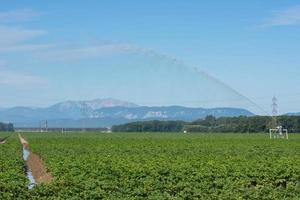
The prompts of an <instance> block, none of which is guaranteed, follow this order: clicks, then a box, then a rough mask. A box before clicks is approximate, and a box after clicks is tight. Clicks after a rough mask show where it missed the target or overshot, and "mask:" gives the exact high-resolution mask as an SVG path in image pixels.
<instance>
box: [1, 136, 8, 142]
mask: <svg viewBox="0 0 300 200" xmlns="http://www.w3.org/2000/svg"><path fill="white" fill-rule="evenodd" d="M7 138H9V136H7V137H5V138H0V144H4V143H5V142H6V140H7Z"/></svg>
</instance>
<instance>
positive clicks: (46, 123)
mask: <svg viewBox="0 0 300 200" xmlns="http://www.w3.org/2000/svg"><path fill="white" fill-rule="evenodd" d="M45 127H46V132H48V121H47V120H46V122H45Z"/></svg>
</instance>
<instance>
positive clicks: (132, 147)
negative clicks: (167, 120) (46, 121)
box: [0, 133, 300, 199]
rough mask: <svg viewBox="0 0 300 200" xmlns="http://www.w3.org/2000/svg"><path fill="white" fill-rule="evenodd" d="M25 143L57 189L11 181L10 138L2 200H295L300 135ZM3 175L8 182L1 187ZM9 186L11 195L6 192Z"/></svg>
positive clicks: (48, 138) (59, 137)
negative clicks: (23, 198)
mask: <svg viewBox="0 0 300 200" xmlns="http://www.w3.org/2000/svg"><path fill="white" fill-rule="evenodd" d="M14 135H15V134H14ZM23 136H24V137H25V138H26V139H27V140H28V141H29V146H30V150H31V151H32V152H34V153H37V154H38V155H40V156H41V158H42V159H43V160H44V162H45V165H46V167H47V168H48V170H49V171H50V173H51V174H52V176H53V177H54V181H53V182H52V183H50V184H47V185H40V186H37V187H35V188H34V189H33V190H32V191H29V190H28V189H27V186H26V183H24V180H23V179H22V178H19V179H17V180H14V178H13V176H14V175H13V174H12V173H16V174H18V176H21V177H22V172H21V171H20V165H21V163H20V158H21V155H20V157H19V158H16V156H17V153H20V152H19V151H20V149H18V148H20V146H17V145H16V141H17V137H16V135H15V136H13V137H11V138H10V139H9V141H8V142H6V143H5V144H3V145H1V146H0V150H1V152H0V155H1V156H2V157H1V158H0V160H1V161H3V162H5V163H6V164H7V165H8V166H9V167H6V168H4V169H5V170H2V168H0V170H1V171H0V176H1V177H0V182H1V183H0V189H1V192H2V191H4V192H2V193H1V194H0V199H3V198H1V197H7V196H9V195H11V199H16V198H13V197H14V195H17V193H16V192H14V183H16V182H18V183H19V185H18V186H15V189H16V190H17V189H18V195H20V194H22V195H24V196H27V197H28V198H33V199H34V198H36V199H43V198H45V199H48V198H47V197H49V196H51V197H52V198H61V199H70V198H71V197H74V198H73V199H299V198H300V134H299V135H295V134H294V135H290V140H288V141H287V140H281V139H277V140H270V139H268V135H267V134H253V135H252V134H186V135H184V134H179V133H148V134H146V133H143V134H141V133H113V134H103V133H68V134H61V133H49V134H45V133H43V134H40V133H26V134H23ZM1 137H2V134H0V138H1ZM3 152H5V153H3ZM3 156H5V157H4V158H3ZM10 159H13V162H11V161H9V160H10ZM0 166H1V167H2V166H3V164H0ZM21 167H22V166H21ZM12 169H13V172H11V170H12ZM6 172H7V173H10V174H12V175H10V176H9V177H8V178H6V179H5V182H4V181H3V179H2V177H6V176H7V175H6ZM23 175H24V174H23ZM24 177H25V176H24ZM14 181H16V182H14ZM22 184H23V185H22ZM6 185H11V187H8V189H7V190H3V188H6V187H7V186H6ZM20 185H22V186H20ZM20 190H21V191H20ZM5 195H6V196H5Z"/></svg>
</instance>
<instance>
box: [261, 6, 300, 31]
mask: <svg viewBox="0 0 300 200" xmlns="http://www.w3.org/2000/svg"><path fill="white" fill-rule="evenodd" d="M296 24H300V5H296V6H293V7H290V8H287V9H285V10H282V11H279V12H276V13H275V14H274V15H273V17H271V18H270V19H268V20H267V21H266V23H265V24H264V26H287V25H296Z"/></svg>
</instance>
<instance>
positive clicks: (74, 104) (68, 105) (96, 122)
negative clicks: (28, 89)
mask: <svg viewBox="0 0 300 200" xmlns="http://www.w3.org/2000/svg"><path fill="white" fill-rule="evenodd" d="M207 115H213V116H216V117H222V116H224V117H233V116H241V115H244V116H252V115H254V114H253V113H251V112H250V111H248V110H245V109H240V108H209V109H208V108H189V107H183V106H139V105H137V104H134V103H131V102H126V101H121V100H117V99H111V98H106V99H95V100H91V101H65V102H61V103H57V104H55V105H52V106H50V107H46V108H33V107H13V108H2V109H0V121H3V122H12V123H13V124H14V125H15V127H20V128H21V127H39V126H40V123H45V121H46V120H47V122H48V126H49V127H68V128H69V127H72V128H80V127H83V126H84V127H110V126H112V125H117V124H122V123H128V122H133V121H143V120H184V121H193V120H196V119H199V118H204V117H206V116H207Z"/></svg>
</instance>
